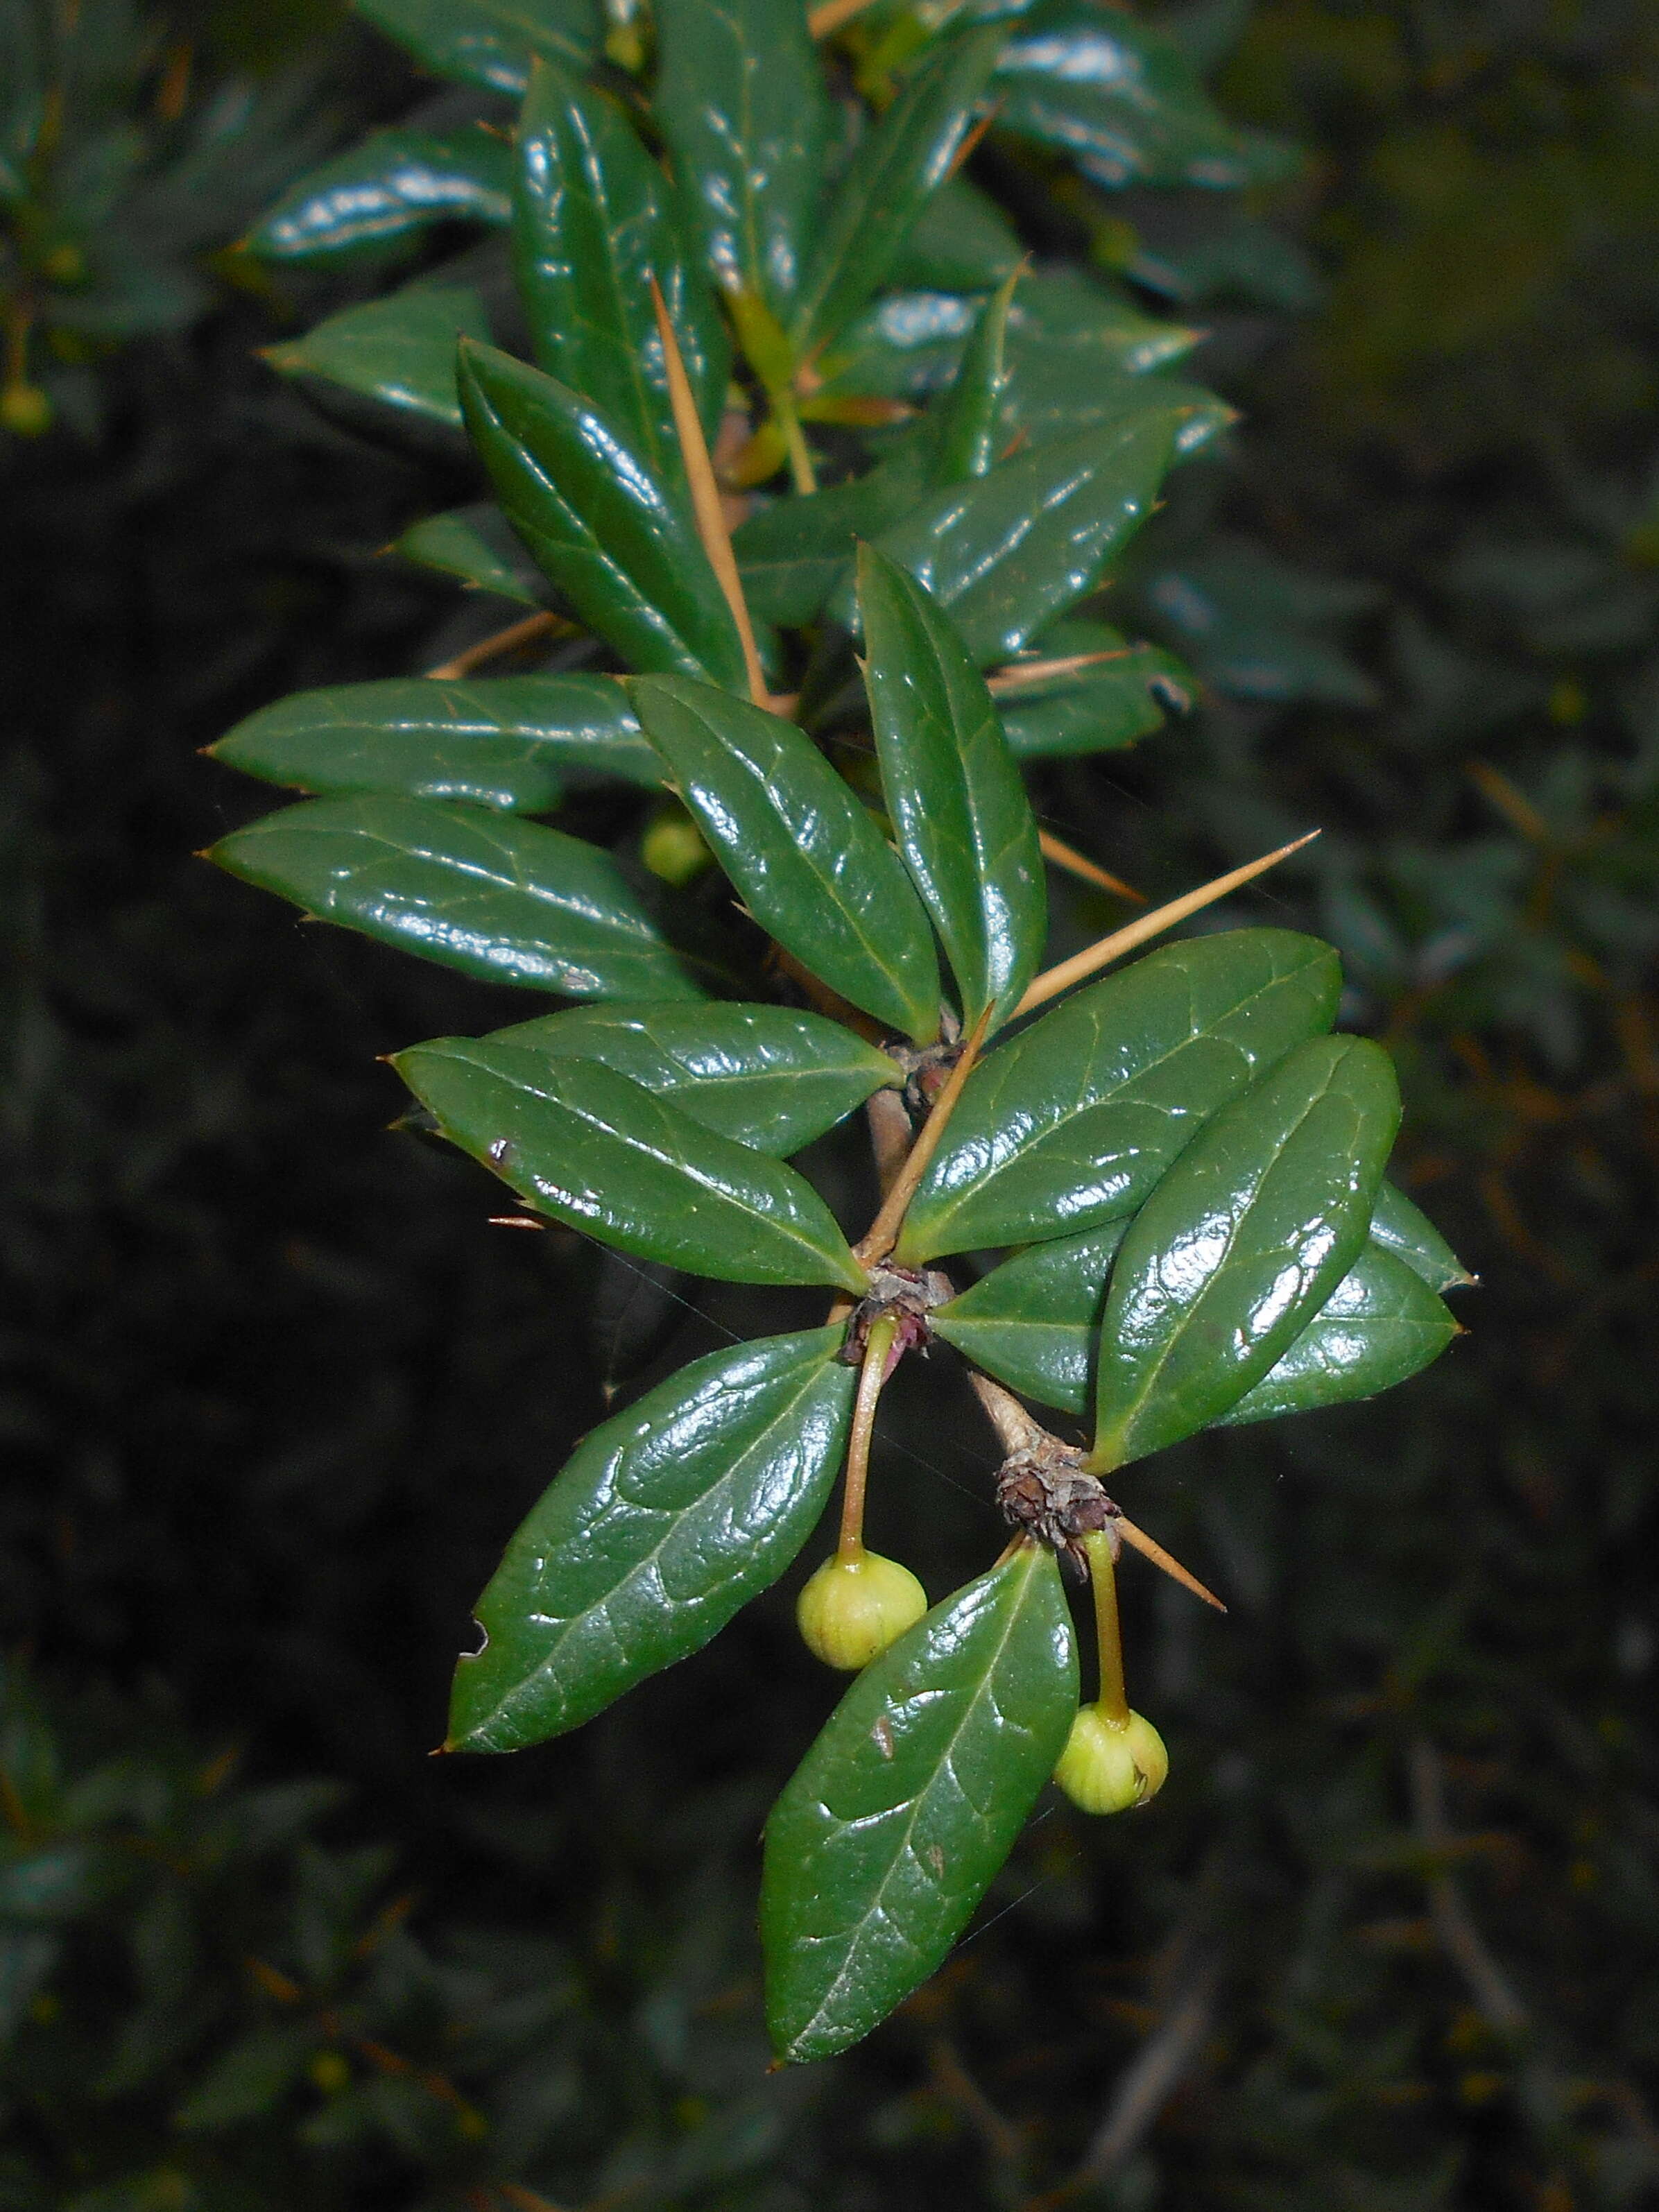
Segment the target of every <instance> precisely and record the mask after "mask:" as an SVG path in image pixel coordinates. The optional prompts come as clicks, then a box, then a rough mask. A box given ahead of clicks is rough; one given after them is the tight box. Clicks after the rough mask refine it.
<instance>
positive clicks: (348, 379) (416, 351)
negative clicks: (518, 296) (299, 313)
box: [265, 284, 489, 430]
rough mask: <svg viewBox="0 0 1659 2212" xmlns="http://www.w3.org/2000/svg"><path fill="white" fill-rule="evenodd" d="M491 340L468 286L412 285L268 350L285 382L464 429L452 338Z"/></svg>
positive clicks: (478, 303) (267, 355)
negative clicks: (290, 379) (324, 388)
mask: <svg viewBox="0 0 1659 2212" xmlns="http://www.w3.org/2000/svg"><path fill="white" fill-rule="evenodd" d="M487 337H489V324H488V323H487V321H486V320H485V319H484V309H483V301H482V300H481V299H480V298H479V296H478V295H477V293H476V292H475V291H473V290H472V289H471V288H470V287H469V286H465V285H459V286H449V285H439V284H411V285H409V286H408V287H407V288H406V289H404V290H403V291H401V292H394V293H392V295H391V297H390V298H389V299H386V300H367V301H364V302H363V304H362V307H347V308H346V309H345V310H344V311H343V313H340V314H337V315H331V316H330V317H329V318H328V319H327V321H326V322H322V323H319V324H318V325H317V326H316V328H315V329H314V330H310V331H307V332H306V334H305V336H304V337H302V338H293V339H291V340H289V342H288V343H285V344H283V345H275V346H268V347H267V348H266V349H265V359H266V360H267V361H268V362H270V365H271V367H272V368H274V369H276V370H278V371H279V372H280V373H281V374H283V376H295V377H299V378H300V379H301V380H306V379H315V380H318V381H319V382H321V383H323V384H331V385H337V386H339V388H340V389H341V390H342V391H343V392H356V393H358V394H359V395H360V396H361V397H362V398H365V399H373V400H376V401H378V402H379V403H380V405H381V406H383V407H392V408H395V409H396V410H398V412H399V413H400V414H402V415H404V416H413V417H414V418H415V419H416V421H420V422H428V423H432V422H438V423H441V424H442V425H443V426H444V427H445V428H446V429H453V430H459V428H460V427H461V403H460V399H459V394H458V392H457V387H456V379H455V345H456V341H457V339H472V340H479V339H483V338H487Z"/></svg>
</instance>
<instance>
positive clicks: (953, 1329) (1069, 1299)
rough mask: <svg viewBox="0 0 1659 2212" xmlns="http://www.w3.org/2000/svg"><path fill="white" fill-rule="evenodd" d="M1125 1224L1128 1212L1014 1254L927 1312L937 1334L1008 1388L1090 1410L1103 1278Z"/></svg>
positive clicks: (1072, 1409)
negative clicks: (966, 1287)
mask: <svg viewBox="0 0 1659 2212" xmlns="http://www.w3.org/2000/svg"><path fill="white" fill-rule="evenodd" d="M1128 1226H1129V1218H1128V1216H1127V1215H1125V1216H1124V1217H1123V1218H1122V1219H1121V1220H1118V1221H1109V1222H1106V1223H1105V1224H1103V1226H1102V1227H1100V1228H1098V1229H1091V1230H1087V1231H1085V1233H1084V1234H1083V1235H1082V1236H1081V1237H1055V1238H1054V1241H1053V1242H1052V1243H1047V1244H1032V1245H1030V1246H1029V1247H1028V1248H1027V1249H1026V1250H1024V1252H1017V1253H1016V1254H1015V1255H1014V1256H1013V1258H1012V1260H1005V1261H1003V1263H1002V1265H1001V1266H1000V1267H993V1268H992V1270H991V1272H990V1273H989V1274H988V1275H981V1278H980V1279H979V1281H978V1282H976V1283H975V1284H973V1285H971V1286H970V1287H969V1289H967V1290H965V1291H963V1292H962V1293H961V1294H960V1296H959V1297H954V1298H951V1300H949V1301H948V1303H947V1304H945V1305H942V1306H940V1307H939V1308H938V1309H937V1310H935V1311H934V1312H933V1314H932V1315H930V1316H929V1319H930V1320H931V1322H932V1323H933V1328H934V1330H935V1332H936V1333H937V1334H939V1335H940V1336H942V1337H943V1338H944V1339H945V1342H946V1343H947V1344H953V1345H955V1346H956V1348H957V1351H958V1352H962V1353H963V1355H964V1356H965V1357H966V1358H969V1359H971V1360H972V1361H973V1362H974V1364H975V1366H976V1367H982V1368H983V1369H984V1370H985V1371H986V1373H987V1375H994V1376H996V1378H997V1380H998V1382H999V1383H1006V1384H1007V1385H1008V1387H1009V1389H1011V1390H1021V1391H1024V1393H1025V1394H1026V1395H1027V1396H1029V1397H1032V1398H1036V1399H1039V1400H1040V1401H1042V1404H1043V1405H1045V1406H1054V1407H1058V1408H1059V1409H1060V1412H1062V1413H1076V1414H1083V1413H1087V1412H1088V1410H1089V1407H1090V1404H1091V1401H1092V1398H1093V1395H1094V1375H1095V1360H1096V1358H1097V1354H1098V1352H1099V1349H1100V1310H1101V1308H1102V1306H1103V1305H1104V1304H1105V1302H1106V1278H1107V1276H1108V1274H1109V1273H1110V1271H1111V1265H1112V1261H1113V1258H1114V1257H1115V1254H1116V1252H1117V1248H1118V1246H1119V1245H1120V1244H1121V1243H1122V1242H1123V1237H1124V1232H1125V1231H1127V1228H1128Z"/></svg>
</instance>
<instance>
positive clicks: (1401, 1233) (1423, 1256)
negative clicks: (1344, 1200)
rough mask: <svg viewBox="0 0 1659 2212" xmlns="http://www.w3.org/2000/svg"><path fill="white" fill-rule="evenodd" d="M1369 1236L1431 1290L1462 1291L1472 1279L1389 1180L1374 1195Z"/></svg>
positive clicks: (1461, 1263)
mask: <svg viewBox="0 0 1659 2212" xmlns="http://www.w3.org/2000/svg"><path fill="white" fill-rule="evenodd" d="M1371 1236H1372V1238H1373V1239H1374V1241H1375V1242H1376V1243H1378V1244H1380V1245H1382V1247H1383V1249H1384V1251H1387V1252H1391V1253H1392V1254H1393V1255H1394V1256H1395V1259H1397V1260H1403V1261H1405V1263H1406V1265H1407V1267H1409V1268H1410V1269H1411V1270H1412V1272H1413V1273H1414V1274H1416V1275H1419V1276H1420V1277H1421V1278H1422V1279H1423V1281H1424V1282H1425V1283H1426V1284H1427V1285H1428V1286H1429V1288H1430V1289H1431V1291H1455V1290H1463V1289H1467V1288H1468V1285H1470V1284H1472V1283H1473V1282H1474V1280H1475V1278H1474V1276H1473V1275H1472V1274H1471V1273H1469V1271H1468V1268H1467V1267H1465V1266H1464V1265H1463V1262H1462V1261H1461V1260H1460V1259H1459V1258H1458V1256H1457V1255H1456V1253H1455V1252H1454V1251H1453V1250H1452V1248H1451V1246H1450V1245H1449V1244H1448V1243H1447V1242H1446V1240H1445V1238H1444V1237H1443V1236H1442V1235H1441V1234H1440V1231H1438V1230H1437V1228H1436V1227H1435V1225H1434V1224H1433V1223H1432V1222H1431V1220H1430V1219H1429V1218H1428V1216H1427V1215H1426V1214H1425V1213H1424V1212H1423V1211H1422V1210H1421V1208H1420V1207H1419V1206H1414V1205H1413V1203H1412V1201H1411V1200H1410V1199H1408V1198H1407V1196H1406V1194H1405V1193H1404V1191H1401V1190H1396V1189H1395V1187H1394V1185H1393V1184H1392V1183H1390V1182H1385V1183H1384V1184H1383V1188H1381V1189H1380V1190H1379V1191H1378V1192H1377V1194H1376V1205H1375V1206H1373V1207H1372V1209H1371Z"/></svg>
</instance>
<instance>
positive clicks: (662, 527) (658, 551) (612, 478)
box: [459, 343, 745, 689]
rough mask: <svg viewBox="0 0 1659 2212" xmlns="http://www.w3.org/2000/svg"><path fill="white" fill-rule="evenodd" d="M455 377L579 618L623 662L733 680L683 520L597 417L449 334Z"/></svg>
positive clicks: (469, 418)
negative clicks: (455, 355) (456, 356)
mask: <svg viewBox="0 0 1659 2212" xmlns="http://www.w3.org/2000/svg"><path fill="white" fill-rule="evenodd" d="M459 388H460V394H461V404H462V407H463V410H465V416H466V422H467V428H469V430H470V431H471V434H472V438H473V441H474V443H475V444H476V445H477V448H478V451H479V453H481V454H482V456H483V462H484V465H485V467H486V468H487V469H488V470H489V474H490V477H491V480H492V482H493V483H494V484H495V494H496V496H497V498H498V499H499V500H500V501H501V505H502V507H504V508H505V509H506V511H507V520H509V521H510V522H511V523H512V525H513V528H514V529H515V530H516V531H517V532H519V535H520V537H521V538H523V539H524V542H525V544H526V545H527V546H528V547H529V548H530V550H531V551H532V553H533V554H534V555H535V556H536V558H537V560H538V562H540V563H541V565H542V567H543V568H545V569H546V571H547V573H548V574H549V575H550V577H551V578H552V579H553V581H554V582H555V583H556V585H557V586H558V587H559V589H560V590H561V591H562V592H563V593H564V595H565V597H566V598H567V599H568V600H569V601H570V604H571V605H572V606H574V608H575V609H576V610H577V611H578V612H579V613H580V616H581V617H582V619H583V620H584V621H585V622H586V623H587V625H588V627H589V628H590V629H593V630H595V631H597V632H598V634H599V635H600V636H601V637H603V638H604V639H605V641H606V642H607V643H608V644H610V645H611V646H612V647H615V649H616V651H617V653H620V654H621V655H622V657H623V659H624V660H626V661H627V662H628V663H629V665H630V666H631V667H634V668H637V669H642V670H653V671H655V670H673V671H678V672H680V673H683V674H686V675H696V676H707V677H708V679H709V681H710V682H712V683H715V684H727V685H731V686H733V687H735V688H738V689H741V688H743V687H744V680H745V679H744V662H743V648H742V647H741V645H740V644H739V642H738V633H737V626H736V624H735V623H733V621H732V611H731V609H730V607H729V606H728V605H726V599H725V596H724V594H723V593H722V592H721V590H720V584H719V581H718V580H717V579H716V577H715V574H714V570H713V568H711V567H710V566H709V564H708V556H707V554H706V553H705V552H704V551H703V550H702V544H701V542H700V540H699V539H698V537H697V534H696V530H695V529H694V528H693V526H692V524H691V522H690V520H689V518H687V517H686V516H685V515H684V514H683V513H681V511H680V508H679V506H678V502H676V501H673V500H671V498H670V496H669V495H668V493H667V492H666V491H665V489H664V488H663V486H662V485H661V483H659V482H658V480H657V479H656V477H654V476H653V474H652V472H651V471H650V470H649V469H648V468H647V466H646V465H645V464H644V463H643V462H642V461H641V459H640V458H639V456H638V455H637V454H636V453H634V452H633V451H632V449H631V448H630V447H629V445H628V443H627V441H626V440H625V439H623V437H622V435H620V433H619V432H618V431H617V428H616V427H615V426H614V424H612V423H611V421H610V420H609V418H608V417H607V416H605V415H603V414H602V413H601V412H600V410H599V409H598V408H596V407H595V406H593V405H592V403H591V402H589V401H587V400H585V399H583V398H581V397H580V394H579V393H577V392H573V391H572V390H571V389H570V387H569V386H568V385H566V384H561V383H560V382H558V380H556V378H554V377H550V376H546V375H544V374H543V373H542V372H541V371H540V370H539V369H535V368H529V367H528V366H527V365H526V363H525V362H520V361H514V360H513V357H512V356H511V355H509V354H504V353H498V352H497V351H496V350H495V348H494V347H493V346H483V345H471V344H468V343H463V345H462V347H461V354H460V369H459Z"/></svg>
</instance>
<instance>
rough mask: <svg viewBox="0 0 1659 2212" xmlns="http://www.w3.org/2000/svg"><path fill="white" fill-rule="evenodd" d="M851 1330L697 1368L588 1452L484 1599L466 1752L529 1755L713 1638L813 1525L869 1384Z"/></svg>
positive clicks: (612, 1424) (594, 1440)
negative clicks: (857, 1362) (859, 1369)
mask: <svg viewBox="0 0 1659 2212" xmlns="http://www.w3.org/2000/svg"><path fill="white" fill-rule="evenodd" d="M841 1340H842V1330H840V1329H839V1328H817V1329H810V1330H808V1331H806V1332H805V1334H801V1335H797V1336H775V1337H767V1338H763V1339H762V1340H761V1341H759V1342H758V1343H755V1344H743V1345H737V1346H732V1348H731V1349H730V1350H728V1351H725V1352H712V1353H710V1354H709V1356H708V1358H705V1359H697V1360H694V1361H693V1362H692V1363H691V1364H690V1366H689V1367H683V1368H682V1369H681V1370H680V1371H679V1373H678V1375H673V1376H670V1377H669V1379H668V1381H667V1382H665V1383H659V1385H658V1386H657V1388H656V1389H654V1390H652V1391H650V1392H649V1393H648V1394H647V1395H646V1396H645V1397H643V1398H641V1400H640V1401H639V1403H638V1404H637V1405H635V1406H633V1407H629V1410H628V1412H627V1413H618V1414H617V1415H616V1416H614V1418H613V1419H611V1420H608V1421H606V1422H605V1424H604V1425H603V1426H602V1427H600V1428H598V1429H595V1430H594V1431H593V1432H592V1435H591V1436H589V1437H586V1438H585V1439H584V1441H583V1442H582V1443H581V1444H580V1445H579V1446H578V1448H577V1449H576V1452H575V1455H574V1457H573V1458H572V1459H571V1461H570V1462H569V1464H568V1466H567V1467H566V1468H564V1470H563V1472H562V1474H560V1475H559V1477H558V1479H557V1480H556V1481H555V1482H554V1483H553V1485H552V1486H551V1487H550V1489H549V1490H548V1491H547V1492H546V1493H545V1495H544V1497H543V1498H541V1500H540V1502H539V1503H538V1504H537V1505H536V1506H534V1507H533V1508H532V1511H531V1513H530V1515H529V1517H528V1518H527V1519H526V1522H524V1525H523V1527H522V1528H520V1530H519V1532H518V1534H516V1535H515V1536H514V1537H513V1541H512V1542H511V1543H510V1544H509V1545H508V1547H507V1553H506V1556H505V1558H504V1559H502V1561H501V1565H500V1567H499V1568H498V1569H497V1570H496V1571H495V1575H494V1576H493V1577H491V1580H490V1582H489V1587H488V1588H487V1589H485V1591H484V1594H483V1596H482V1597H481V1598H480V1599H479V1601H478V1607H477V1614H478V1623H479V1626H481V1627H482V1628H483V1632H484V1638H485V1641H484V1646H483V1650H481V1651H479V1652H478V1653H477V1654H476V1655H475V1656H471V1657H466V1658H463V1659H462V1661H461V1662H460V1664H459V1667H457V1668H456V1670H455V1688H454V1693H453V1700H452V1703H451V1706H450V1724H449V1741H448V1745H447V1748H448V1749H450V1750H452V1751H519V1750H521V1749H522V1748H523V1747H525V1746H526V1744H532V1743H540V1742H543V1741H545V1739H546V1738H547V1737H549V1736H554V1735H562V1734H563V1733H564V1731H565V1730H566V1729H573V1728H575V1727H578V1726H579V1725H580V1723H582V1722H583V1721H586V1720H591V1719H592V1717H593V1715H594V1714H595V1713H597V1712H601V1711H604V1709H605V1706H606V1705H610V1704H611V1701H612V1700H613V1699H617V1698H619V1697H620V1696H621V1695H622V1694H623V1692H624V1691H625V1690H628V1689H631V1688H632V1686H634V1684H635V1682H638V1681H641V1680H644V1678H645V1677H646V1676H647V1674H655V1673H657V1672H658V1670H659V1668H664V1667H668V1666H671V1665H672V1664H673V1662H675V1661H676V1660H677V1659H684V1658H686V1657H687V1656H689V1655H690V1653H691V1652H693V1651H696V1650H701V1649H702V1646H703V1645H704V1644H707V1643H708V1640H709V1639H710V1638H711V1637H713V1636H715V1635H717V1634H718V1633H719V1632H720V1630H721V1629H722V1628H724V1627H725V1626H726V1622H727V1621H728V1620H731V1618H732V1615H733V1614H734V1613H736V1612H738V1609H739V1608H740V1607H743V1606H744V1605H746V1604H747V1603H748V1601H749V1600H750V1598H751V1597H755V1596H757V1595H758V1594H759V1593H760V1592H761V1591H762V1590H763V1589H767V1588H769V1586H770V1584H771V1583H775V1581H776V1580H777V1578H778V1577H779V1576H780V1575H781V1573H782V1572H783V1571H784V1570H785V1568H786V1567H787V1565H789V1563H790V1561H791V1560H792V1559H793V1558H794V1556H795V1554H796V1553H797V1552H799V1549H800V1547H801V1546H802V1544H803V1543H805V1541H806V1538H807V1536H808V1535H809V1534H811V1529H812V1526H813V1523H814V1522H816V1521H817V1518H818V1516H819V1515H820V1514H821V1513H822V1511H823V1506H824V1503H825V1499H826V1498H827V1496H828V1493H829V1486H830V1485H831V1483H832V1482H833V1481H834V1480H835V1477H836V1470H837V1468H839V1467H840V1465H841V1462H842V1455H843V1453H844V1451H845V1450H846V1446H847V1430H848V1419H849V1416H850V1413H851V1411H852V1403H853V1392H854V1388H855V1382H856V1378H855V1376H854V1370H852V1369H851V1368H850V1367H847V1366H844V1365H843V1364H842V1363H841V1361H839V1360H838V1359H837V1358H836V1352H838V1351H839V1349H840V1347H841Z"/></svg>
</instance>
